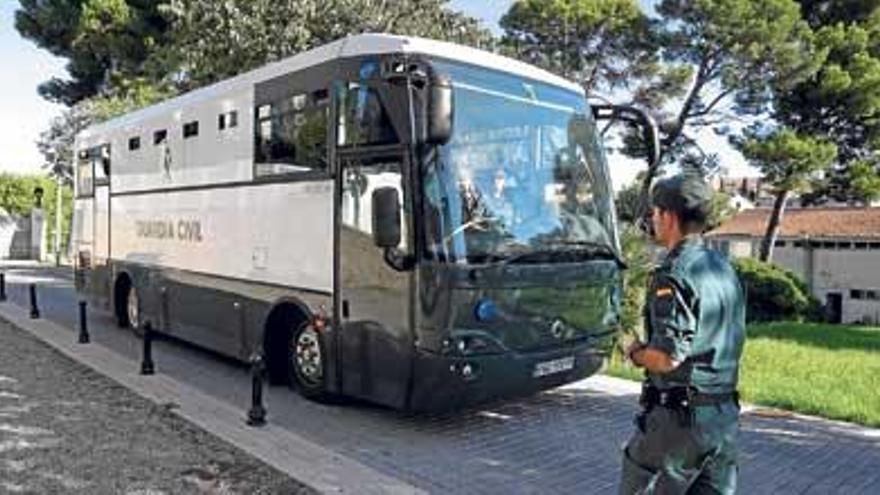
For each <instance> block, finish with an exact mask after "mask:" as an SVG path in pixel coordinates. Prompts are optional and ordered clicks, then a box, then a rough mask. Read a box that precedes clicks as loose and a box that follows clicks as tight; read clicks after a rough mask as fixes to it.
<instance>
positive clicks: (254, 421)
mask: <svg viewBox="0 0 880 495" xmlns="http://www.w3.org/2000/svg"><path fill="white" fill-rule="evenodd" d="M264 364H265V363H263V355H262V354H260V353H257V354H254V356H253V357H252V358H251V380H252V384H253V389H252V391H251V408H250V410H249V411H248V417H247V424H248V425H250V426H263V425H265V424H266V408H265V407H263V373H264V371H265V365H264Z"/></svg>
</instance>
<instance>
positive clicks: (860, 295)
mask: <svg viewBox="0 0 880 495" xmlns="http://www.w3.org/2000/svg"><path fill="white" fill-rule="evenodd" d="M849 297H850V299H864V298H865V292H864V291H863V290H861V289H852V290H850V291H849Z"/></svg>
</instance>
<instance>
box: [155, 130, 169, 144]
mask: <svg viewBox="0 0 880 495" xmlns="http://www.w3.org/2000/svg"><path fill="white" fill-rule="evenodd" d="M167 140H168V131H166V130H165V129H162V130H159V131H156V132H154V133H153V144H154V145H157V146H158V145H160V144H164V143H165V141H167Z"/></svg>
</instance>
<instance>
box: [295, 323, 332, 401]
mask: <svg viewBox="0 0 880 495" xmlns="http://www.w3.org/2000/svg"><path fill="white" fill-rule="evenodd" d="M287 358H288V363H290V364H289V365H288V369H289V370H290V374H291V377H290V378H291V379H290V384H291V386H294V385H295V386H296V388H297V390H298V391H299V393H300V394H302V395H303V396H304V397H307V398H309V399H323V398H325V397H326V395H327V394H326V388H325V386H324V383H325V382H324V377H325V374H324V367H325V363H326V360H325V354H324V346H323V345H322V344H321V335H320V334H319V333H318V331H317V330H315V328H314V327H313V326H312V325H311V322H309V321H305V322H302V323H301V324H300V325H299V326H298V327H296V328H295V329H294V330H293V331H292V332H291V333H290V341H289V343H288V349H287Z"/></svg>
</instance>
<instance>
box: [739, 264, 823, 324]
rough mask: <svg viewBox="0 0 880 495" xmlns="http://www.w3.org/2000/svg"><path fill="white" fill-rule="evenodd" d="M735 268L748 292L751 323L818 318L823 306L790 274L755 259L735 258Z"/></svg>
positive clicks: (747, 310)
mask: <svg viewBox="0 0 880 495" xmlns="http://www.w3.org/2000/svg"><path fill="white" fill-rule="evenodd" d="M733 266H734V268H735V269H736V272H737V274H739V278H740V281H742V284H743V287H744V288H745V291H746V300H747V309H746V318H747V320H748V321H749V322H756V321H777V320H795V321H804V320H817V319H819V316H820V314H821V305H820V304H819V302H818V301H817V300H816V299H815V298H814V297H813V296H811V295H810V292H809V289H808V288H807V285H806V284H805V283H804V281H803V280H801V279H800V278H798V276H797V275H795V274H794V273H792V272H791V271H789V270H786V269H784V268H781V267H779V266H777V265H774V264H772V263H765V262H762V261H759V260H757V259H754V258H740V259H736V260H734V261H733Z"/></svg>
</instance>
